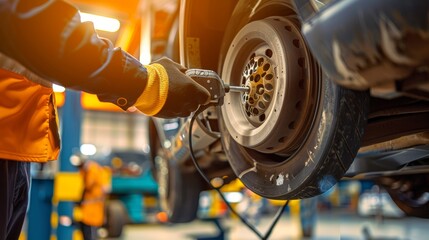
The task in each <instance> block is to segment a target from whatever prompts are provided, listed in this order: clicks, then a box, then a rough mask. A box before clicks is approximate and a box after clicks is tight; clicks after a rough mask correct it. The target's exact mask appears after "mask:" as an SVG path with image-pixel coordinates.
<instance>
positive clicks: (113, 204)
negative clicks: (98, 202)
mask: <svg viewBox="0 0 429 240" xmlns="http://www.w3.org/2000/svg"><path fill="white" fill-rule="evenodd" d="M126 222H127V211H126V209H125V206H124V204H123V203H122V202H121V201H119V200H112V201H109V202H108V204H107V206H106V230H107V235H108V237H112V238H118V237H120V236H121V235H122V230H123V228H124V225H125V224H126Z"/></svg>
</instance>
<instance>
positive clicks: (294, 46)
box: [222, 17, 318, 159]
mask: <svg viewBox="0 0 429 240" xmlns="http://www.w3.org/2000/svg"><path fill="white" fill-rule="evenodd" d="M310 58H311V57H310V53H309V52H308V50H307V48H306V47H305V44H304V39H303V38H302V36H301V33H300V28H299V26H298V20H296V19H294V18H286V17H279V18H266V19H262V20H258V21H254V22H251V23H249V24H247V25H246V26H244V27H243V28H242V29H241V30H240V32H238V34H237V35H236V37H235V38H234V40H233V41H232V43H231V45H230V48H229V50H228V53H227V56H226V58H225V62H224V68H223V70H222V79H224V80H225V82H226V83H228V84H230V85H236V86H237V85H240V86H246V87H249V89H250V91H249V92H247V93H230V94H228V95H227V96H225V99H224V100H225V104H224V105H223V106H222V118H223V121H224V123H225V126H226V128H227V129H228V132H229V134H230V135H231V137H232V138H233V139H234V140H235V141H236V142H237V143H239V144H240V145H241V146H243V147H246V148H249V149H253V150H257V151H258V152H262V153H275V154H278V155H287V156H290V155H292V154H293V152H294V151H295V150H296V149H297V148H298V147H299V146H300V144H301V142H302V141H303V139H304V138H305V136H306V133H307V132H308V129H310V126H311V124H312V119H313V116H314V112H315V107H316V105H317V103H316V102H315V101H317V95H318V93H317V91H318V90H317V89H318V83H317V82H316V83H315V82H312V81H311V79H312V77H314V76H315V73H314V72H313V68H312V66H311V65H310V64H309V63H310V62H311V59H310ZM258 159H259V158H258Z"/></svg>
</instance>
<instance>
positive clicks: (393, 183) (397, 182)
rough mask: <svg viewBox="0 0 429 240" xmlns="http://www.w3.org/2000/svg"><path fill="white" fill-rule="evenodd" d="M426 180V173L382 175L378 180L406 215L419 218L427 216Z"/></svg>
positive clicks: (428, 198) (428, 213)
mask: <svg viewBox="0 0 429 240" xmlns="http://www.w3.org/2000/svg"><path fill="white" fill-rule="evenodd" d="M428 182H429V175H428V174H411V175H403V176H391V177H382V178H380V179H379V180H378V183H379V184H380V185H381V186H383V187H384V188H385V189H386V191H387V192H388V193H389V195H390V197H391V198H392V200H393V201H394V202H395V203H396V205H397V206H398V207H399V208H400V209H401V210H402V211H403V212H404V213H405V214H406V215H408V216H413V217H419V218H429V187H428V184H427V183H428Z"/></svg>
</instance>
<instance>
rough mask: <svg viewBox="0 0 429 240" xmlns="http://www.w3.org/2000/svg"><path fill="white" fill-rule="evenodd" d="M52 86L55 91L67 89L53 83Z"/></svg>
mask: <svg viewBox="0 0 429 240" xmlns="http://www.w3.org/2000/svg"><path fill="white" fill-rule="evenodd" d="M52 88H53V89H54V92H65V91H66V89H65V87H63V86H60V85H57V84H52Z"/></svg>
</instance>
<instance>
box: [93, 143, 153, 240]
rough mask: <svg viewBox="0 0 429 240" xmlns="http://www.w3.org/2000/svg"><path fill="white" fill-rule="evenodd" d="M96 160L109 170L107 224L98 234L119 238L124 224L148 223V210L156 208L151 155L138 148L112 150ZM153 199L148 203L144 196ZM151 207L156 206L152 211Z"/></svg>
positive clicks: (149, 211)
mask: <svg viewBox="0 0 429 240" xmlns="http://www.w3.org/2000/svg"><path fill="white" fill-rule="evenodd" d="M96 160H97V162H98V163H100V164H101V165H103V166H108V167H109V168H110V169H111V171H112V187H111V191H110V193H109V195H108V200H107V204H106V223H105V225H104V226H103V229H101V231H100V232H101V236H104V237H119V236H121V234H122V230H123V227H124V225H125V224H129V223H147V222H151V221H152V220H151V219H150V217H149V214H150V213H151V211H152V212H153V213H154V214H155V212H157V211H158V206H157V203H156V197H157V195H158V185H157V183H156V181H155V180H154V178H153V176H152V172H151V161H150V156H149V154H147V153H144V152H140V151H127V150H120V151H119V150H113V151H111V152H110V153H109V154H108V155H107V156H103V157H98V158H97V159H96ZM149 198H152V199H155V200H154V201H155V205H154V206H148V204H146V203H148V202H149V201H147V199H149ZM151 208H152V209H153V208H154V209H156V210H155V211H153V210H151Z"/></svg>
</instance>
